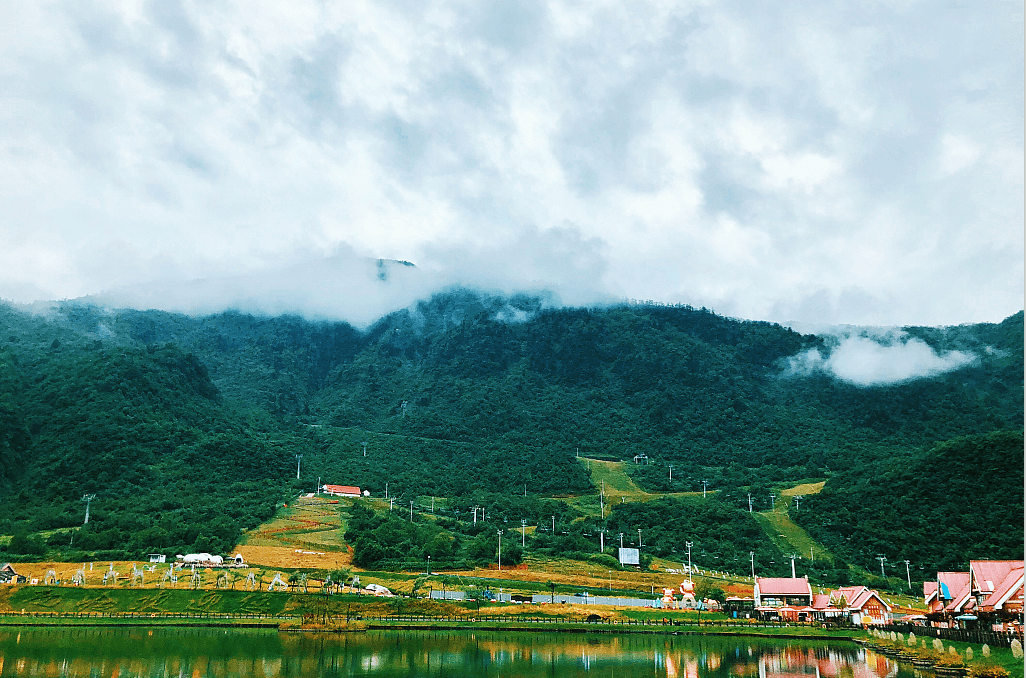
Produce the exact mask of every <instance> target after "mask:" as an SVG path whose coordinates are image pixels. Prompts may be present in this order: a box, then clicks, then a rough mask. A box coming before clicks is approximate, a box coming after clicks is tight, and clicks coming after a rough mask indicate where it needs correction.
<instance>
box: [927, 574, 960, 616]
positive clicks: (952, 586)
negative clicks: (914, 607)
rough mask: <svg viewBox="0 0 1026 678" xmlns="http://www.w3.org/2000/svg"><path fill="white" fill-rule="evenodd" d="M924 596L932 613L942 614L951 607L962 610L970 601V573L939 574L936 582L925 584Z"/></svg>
mask: <svg viewBox="0 0 1026 678" xmlns="http://www.w3.org/2000/svg"><path fill="white" fill-rule="evenodd" d="M923 596H924V598H925V602H926V607H927V609H928V610H929V611H930V612H931V613H934V614H941V613H943V612H944V611H945V610H946V609H947V608H948V607H949V606H950V607H951V608H952V610H955V609H957V610H961V609H962V607H964V606H965V604H966V603H967V602H968V600H969V573H968V572H938V573H937V580H936V581H928V582H923Z"/></svg>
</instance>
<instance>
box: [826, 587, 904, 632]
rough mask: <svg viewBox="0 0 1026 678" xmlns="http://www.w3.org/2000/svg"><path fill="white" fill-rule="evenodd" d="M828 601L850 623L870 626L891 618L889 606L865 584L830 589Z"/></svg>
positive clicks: (884, 622)
mask: <svg viewBox="0 0 1026 678" xmlns="http://www.w3.org/2000/svg"><path fill="white" fill-rule="evenodd" d="M830 602H831V604H833V605H835V606H836V607H837V608H840V609H841V610H842V611H843V614H844V616H845V617H848V618H850V619H851V623H852V624H856V625H861V626H871V625H880V624H887V623H889V622H890V620H891V609H892V608H891V606H890V605H888V604H887V601H885V600H884V599H883V598H882V597H880V594H879V593H877V592H876V591H874V590H873V589H869V588H866V587H865V586H843V587H841V588H839V589H837V590H836V591H831V592H830Z"/></svg>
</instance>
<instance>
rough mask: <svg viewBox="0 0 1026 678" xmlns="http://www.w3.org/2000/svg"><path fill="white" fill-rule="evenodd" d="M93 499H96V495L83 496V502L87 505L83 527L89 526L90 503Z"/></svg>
mask: <svg viewBox="0 0 1026 678" xmlns="http://www.w3.org/2000/svg"><path fill="white" fill-rule="evenodd" d="M93 499H96V495H95V494H83V495H82V501H84V502H85V505H86V514H85V521H84V522H83V523H82V524H83V525H88V524H89V503H90V502H91V501H92V500H93Z"/></svg>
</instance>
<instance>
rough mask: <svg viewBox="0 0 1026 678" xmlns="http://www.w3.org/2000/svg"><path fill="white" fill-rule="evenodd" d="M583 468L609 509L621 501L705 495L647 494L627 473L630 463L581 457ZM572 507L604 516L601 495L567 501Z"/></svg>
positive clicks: (583, 496) (570, 498) (689, 493)
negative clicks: (587, 472) (627, 465)
mask: <svg viewBox="0 0 1026 678" xmlns="http://www.w3.org/2000/svg"><path fill="white" fill-rule="evenodd" d="M578 461H580V463H581V465H583V466H584V467H585V468H587V469H588V470H589V471H591V482H592V483H593V484H594V485H595V488H596V489H597V490H599V491H600V492H604V493H605V502H606V506H607V510H608V506H610V505H611V504H618V503H620V502H633V501H652V500H653V499H658V498H659V497H684V496H696V495H697V496H701V494H702V493H701V492H673V493H660V492H646V491H645V490H643V489H641V488H640V487H638V485H637V483H635V482H634V481H633V480H632V479H631V477H630V476H629V475H627V472H626V471H625V470H624V467H625V465H626V462H622V461H601V460H599V459H590V458H587V457H580V458H579V459H578ZM564 501H566V502H567V503H568V504H570V505H572V506H575V507H576V508H578V509H580V510H581V511H583V512H584V513H586V514H588V515H593V516H597V515H599V514H600V511H601V507H600V504H599V495H598V494H587V495H581V496H577V497H568V498H567V499H565V500H564Z"/></svg>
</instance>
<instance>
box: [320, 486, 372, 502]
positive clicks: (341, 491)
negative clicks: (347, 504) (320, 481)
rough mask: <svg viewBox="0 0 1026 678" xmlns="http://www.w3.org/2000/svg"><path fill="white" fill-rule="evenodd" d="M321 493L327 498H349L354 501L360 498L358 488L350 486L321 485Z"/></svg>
mask: <svg viewBox="0 0 1026 678" xmlns="http://www.w3.org/2000/svg"><path fill="white" fill-rule="evenodd" d="M321 491H322V492H324V494H326V495H328V496H329V497H351V498H353V499H355V498H357V497H360V496H362V495H361V494H360V488H359V487H354V486H352V485H322V486H321Z"/></svg>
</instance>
